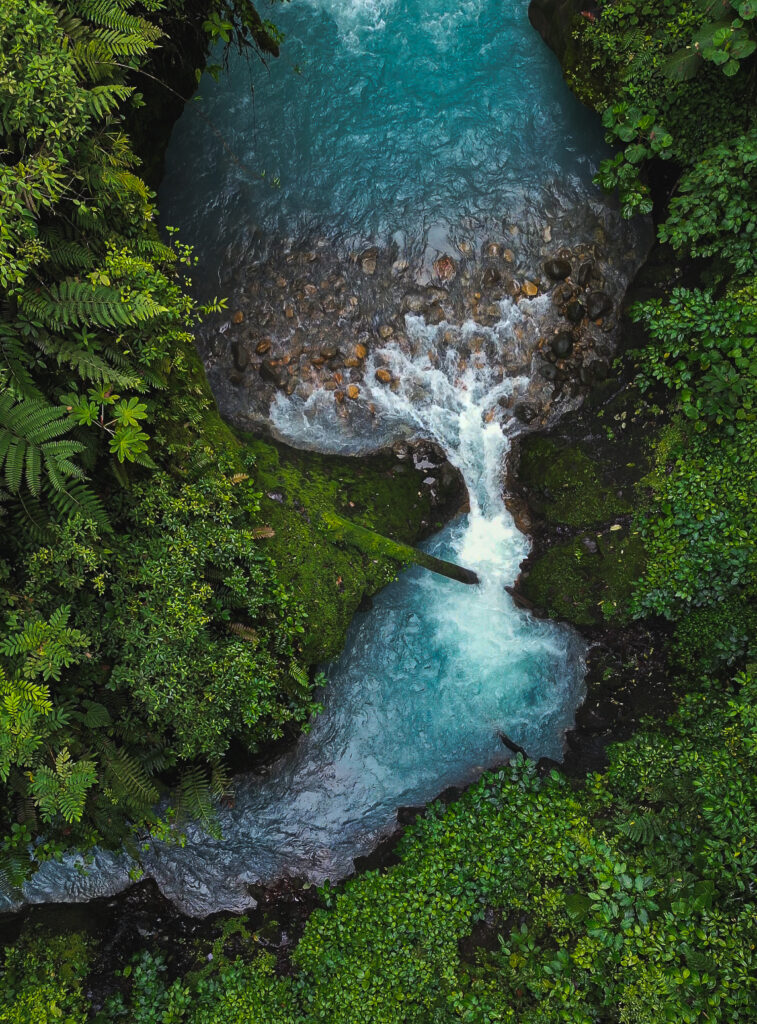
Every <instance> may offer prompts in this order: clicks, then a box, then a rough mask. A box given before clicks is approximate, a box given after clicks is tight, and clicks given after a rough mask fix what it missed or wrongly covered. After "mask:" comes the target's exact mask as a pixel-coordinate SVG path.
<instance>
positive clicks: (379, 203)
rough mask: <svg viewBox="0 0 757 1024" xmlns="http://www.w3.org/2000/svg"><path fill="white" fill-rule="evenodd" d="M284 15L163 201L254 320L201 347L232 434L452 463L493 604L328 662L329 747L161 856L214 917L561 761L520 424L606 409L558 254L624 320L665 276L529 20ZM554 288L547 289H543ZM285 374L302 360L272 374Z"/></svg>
mask: <svg viewBox="0 0 757 1024" xmlns="http://www.w3.org/2000/svg"><path fill="white" fill-rule="evenodd" d="M266 13H267V12H266ZM271 17H272V18H273V20H275V22H276V23H277V24H278V25H279V26H280V27H281V29H282V30H283V31H284V33H285V35H286V41H285V43H284V45H283V47H282V56H281V58H280V59H279V60H277V61H271V62H270V66H269V67H264V66H263V65H262V64H260V63H259V62H255V61H252V62H248V61H246V60H244V59H241V58H239V59H237V58H232V61H231V66H230V68H229V70H228V72H225V73H222V74H221V75H220V77H219V80H218V82H214V81H213V80H212V79H211V78H210V77H208V76H206V77H204V78H203V81H202V85H201V88H200V99H199V100H198V101H197V102H193V103H190V104H188V105H187V108H186V110H185V113H184V115H183V116H182V118H181V120H180V121H179V122H178V124H177V125H176V127H175V129H174V133H173V136H172V140H171V144H170V148H169V152H168V158H167V171H166V176H165V179H164V183H163V187H162V192H161V196H160V204H161V211H162V215H163V219H164V221H165V222H166V223H169V224H172V225H176V226H177V227H179V228H180V229H181V237H182V239H183V240H184V241H186V242H189V243H191V244H193V245H195V246H196V248H197V251H198V253H199V254H200V257H201V263H200V265H199V268H198V274H197V275H196V283H197V284H198V285H199V287H200V290H201V291H204V292H205V294H207V293H208V292H209V293H210V294H213V293H216V292H217V293H220V294H225V295H230V296H231V303H230V310H235V309H239V310H240V313H239V314H237V316H236V320H232V319H231V318H230V319H229V320H228V322H225V323H223V324H221V325H220V327H219V325H218V324H215V325H214V326H211V327H210V328H208V329H207V330H206V331H205V333H204V334H203V335H202V336H201V338H200V339H199V346H200V351H201V353H202V355H203V358H204V359H205V362H206V366H207V368H208V374H209V379H210V381H211V384H212V385H213V388H214V391H215V393H216V395H217V397H218V401H219V405H220V407H221V410H222V412H224V414H225V415H227V416H229V417H230V418H231V419H232V420H234V421H235V422H237V423H239V424H240V425H242V426H250V425H253V426H255V425H258V426H259V425H261V423H263V424H265V426H266V427H267V429H269V430H271V431H272V432H273V433H274V434H275V435H276V436H277V437H279V438H281V439H283V440H285V441H287V442H288V443H290V444H292V445H294V446H297V447H300V448H310V449H316V450H320V451H327V452H340V453H343V454H355V455H360V454H362V453H365V452H368V451H373V450H376V449H377V448H380V447H381V446H384V445H386V444H390V443H396V442H397V441H398V440H400V439H405V440H410V441H412V439H414V438H424V439H428V440H432V441H434V442H435V443H436V444H437V445H438V446H439V447H440V448H442V449H443V450H444V452H445V453H446V455H447V457H448V459H449V460H450V462H451V463H452V464H453V465H454V466H455V467H457V469H458V470H459V471H460V472H461V474H462V476H463V478H464V480H465V483H466V486H467V489H468V493H469V497H470V511H469V512H468V513H467V514H465V515H463V516H458V517H457V518H456V519H455V520H453V521H452V522H450V523H449V524H448V525H447V526H446V527H445V528H444V529H443V530H442V531H441V532H440V533H439V534H437V535H436V536H435V537H433V538H432V539H431V540H430V541H428V542H427V543H426V547H427V548H428V550H430V551H432V552H433V553H434V554H437V555H439V556H441V557H443V558H446V559H449V560H451V561H455V562H458V563H460V564H462V565H464V566H467V567H468V568H471V569H473V570H475V571H476V572H477V574H478V575H479V578H480V580H481V582H480V584H479V585H478V586H471V587H466V586H463V585H461V584H459V583H456V582H453V581H450V580H447V579H444V578H441V577H438V576H435V575H432V574H430V573H427V572H424V571H423V570H420V569H411V570H409V571H406V572H404V573H403V574H402V576H401V577H400V579H399V580H398V581H397V582H396V583H394V584H393V585H391V586H389V587H387V588H386V589H385V590H384V591H383V592H381V593H380V594H379V595H378V596H377V597H376V598H374V600H373V603H372V607H371V608H370V609H369V610H367V611H363V612H359V613H358V614H357V615H356V616H355V619H354V621H353V623H352V625H351V627H350V630H349V633H348V636H347V642H346V646H345V649H344V651H343V653H342V655H341V656H340V657H339V658H337V659H336V660H335V661H334V662H333V663H331V664H329V665H327V666H325V672H326V676H327V679H328V685H327V687H326V688H325V691H324V694H323V697H322V700H323V703H324V710H323V712H322V713H321V714H320V715H318V716H317V718H316V719H315V721H314V723H313V725H312V729H311V730H310V732H309V733H308V734H307V735H304V736H303V737H301V738H300V740H299V741H298V742H297V743H296V744H295V745H294V746H293V747H292V749H290V750H289V751H288V752H286V753H285V754H284V755H283V756H281V757H280V758H279V759H278V760H277V761H275V762H274V763H273V764H271V765H270V766H269V767H268V768H267V769H265V770H264V771H262V772H258V773H254V774H249V775H246V776H241V777H239V778H238V779H237V780H236V782H235V803H234V806H233V807H232V808H221V809H220V811H219V814H220V824H221V829H222V833H223V840H222V841H217V840H215V839H212V838H210V837H208V836H207V835H206V834H204V833H203V832H202V831H201V830H199V829H198V828H196V827H190V828H189V829H188V830H187V842H186V845H185V846H183V847H179V846H176V845H170V844H165V843H160V842H153V843H150V844H149V845H148V848H147V849H146V852H145V853H144V855H143V856H142V858H141V864H140V866H141V869H142V870H143V871H144V873H145V875H147V876H148V877H152V878H154V879H155V880H156V882H157V884H158V886H159V887H160V889H161V890H162V892H163V893H164V894H165V895H166V896H168V897H169V898H170V899H171V900H173V901H174V902H175V903H176V904H177V905H178V906H179V907H180V909H182V910H183V911H184V912H186V913H189V914H193V915H198V916H201V915H205V914H208V913H212V912H215V911H219V910H232V911H241V910H243V909H245V908H248V907H251V906H254V905H255V900H254V896H253V895H252V892H251V888H250V887H253V888H254V886H255V885H258V884H272V883H274V882H276V881H277V880H280V879H281V878H284V877H287V876H296V877H299V878H307V879H308V880H310V881H313V882H322V881H323V880H324V879H326V878H329V879H332V880H336V879H339V878H341V877H344V876H345V875H347V874H349V873H350V872H351V871H352V870H353V861H354V859H355V858H356V857H358V856H361V855H365V854H367V853H368V852H369V851H370V850H371V849H373V848H374V847H375V846H376V844H377V843H378V842H379V841H380V840H381V839H382V838H383V837H385V836H386V835H388V834H390V833H391V832H392V830H393V829H394V828H395V826H396V812H397V809H398V808H400V807H401V806H406V805H420V804H423V803H426V802H427V801H429V800H431V799H433V798H434V797H435V796H436V795H437V794H438V793H439V792H441V791H442V790H443V789H444V788H445V787H447V786H450V785H463V784H465V783H467V782H470V781H471V780H472V779H474V778H476V777H477V776H478V775H479V774H480V773H481V771H482V770H483V769H485V768H488V767H492V766H494V765H496V764H498V763H501V762H502V761H504V760H505V759H506V758H507V757H508V756H509V755H508V753H507V751H506V750H505V748H504V747H503V745H502V743H501V741H500V739H499V738H498V733H499V732H503V733H506V734H507V735H508V736H509V737H511V738H512V739H513V740H515V741H516V742H517V743H518V744H520V745H521V746H523V747H525V748H526V749H527V750H528V752H529V754H531V755H534V756H540V755H549V756H552V757H555V758H559V757H560V756H561V753H562V749H563V740H564V734H565V731H566V730H567V729H568V728H570V726H571V725H572V723H573V720H574V713H575V709H576V707H577V706H578V704H579V703H580V701H581V699H582V696H583V671H584V666H583V653H584V646H583V642H582V640H581V638H580V637H579V636H578V635H577V634H575V633H574V632H572V631H571V630H570V629H568V628H566V627H563V626H561V625H557V624H555V623H552V622H549V621H539V620H537V619H534V618H532V617H531V616H530V615H529V614H527V613H526V612H524V611H521V610H518V609H517V608H516V607H515V606H514V605H513V603H512V600H511V598H510V597H509V595H508V594H507V593H506V591H505V586H506V585H509V584H512V582H513V581H514V579H515V577H516V576H517V574H518V567H519V564H520V563H521V561H522V560H523V559H524V557H525V556H526V554H527V552H528V540H527V538H526V536H525V535H524V534H522V533H521V532H519V530H518V529H517V528H516V526H515V524H514V522H513V519H512V516H511V515H510V513H509V512H508V510H507V508H506V506H505V500H504V493H503V492H504V465H505V460H506V456H507V452H508V449H509V446H510V444H511V442H512V438H513V437H514V436H515V435H516V434H517V432H518V431H521V430H523V429H529V427H527V426H526V424H528V423H530V424H531V426H539V425H542V426H543V425H545V424H546V425H548V424H549V423H550V422H553V421H554V419H555V417H557V416H559V415H560V414H561V412H562V411H564V410H565V409H567V408H571V407H575V405H576V404H578V403H579V402H580V401H581V400H582V398H583V396H584V394H585V390H586V389H585V387H584V386H583V385H582V384H581V383H580V381H578V383H574V382H571V381H569V382H567V383H565V382H563V383H562V384H561V385H560V386H558V385H557V383H556V381H555V375H556V373H557V371H554V370H553V371H550V373H547V372H546V370H545V369H544V367H545V366H546V365H547V364H546V363H545V362H544V360H543V359H542V357H541V356H540V354H539V353H540V352H541V351H542V349H543V338H544V335H545V332H546V333H547V334H550V333H553V332H554V331H556V330H558V328H559V327H560V320H559V317H560V314H559V312H558V304H557V302H556V300H555V299H553V297H552V296H551V295H550V294H549V289H550V287H551V288H554V287H555V285H554V282H552V284H551V285H550V284H549V282H547V281H546V279H545V275H544V271H543V269H542V268H543V263H544V260H545V258H548V257H550V256H551V255H552V256H553V255H554V254H555V253H562V255H563V256H565V255H566V254H567V257H568V258H569V259H572V260H573V265H574V266H575V262H576V260H578V259H584V260H588V263H587V264H586V265H587V266H588V267H589V270H587V272H586V273H587V274H588V273H589V272H591V273H593V274H594V275H595V280H596V282H597V283H595V285H594V287H596V288H599V289H600V290H601V291H602V293H603V294H605V295H610V297H611V299H612V305H613V309H615V310H617V307H618V305H619V303H620V301H621V299H622V294H623V290H624V288H625V284H626V283H627V281H628V279H629V277H630V275H631V273H632V272H633V270H634V269H635V266H636V265H638V263H639V262H640V260H641V257H642V256H643V252H642V251H641V249H642V247H641V246H640V242H639V238H638V237H637V235H636V234H634V232H633V230H632V229H630V228H628V227H626V226H624V225H623V223H622V221H621V219H620V217H619V215H618V212H617V210H616V209H615V208H614V207H613V206H612V205H611V204H609V203H608V202H607V201H605V200H604V199H603V198H602V197H601V196H600V195H599V193H598V192H597V190H596V189H595V187H594V186H593V185H592V183H591V178H592V175H593V173H594V172H595V170H596V166H597V163H598V161H599V159H601V158H602V157H604V156H605V155H606V149H605V147H604V143H603V141H602V133H601V128H600V126H599V124H598V121H597V119H596V117H595V116H594V115H593V114H591V113H590V112H588V111H587V110H585V109H584V108H583V107H582V106H581V105H580V104H579V103H578V101H577V100H575V98H574V97H573V96H572V95H571V94H570V92H569V90H568V89H567V86H566V85H565V84H564V82H563V80H562V77H561V74H560V69H559V66H558V64H557V62H556V60H555V58H554V57H553V55H552V54H551V53H550V52H549V51H548V50H547V49H546V47H545V46H544V45H543V44H542V42H541V40H540V39H539V37H538V36H537V35H536V33H535V32H534V31H533V30H532V29H531V27H530V25H529V23H528V20H527V3H526V2H525V0H292V2H291V3H289V4H286V5H282V6H277V7H276V8H275V9H274V10H273V11H272V13H271ZM487 272H488V277H487V276H486V274H487ZM482 275H484V276H483V277H482ZM481 280H484V282H485V283H487V282H488V287H489V289H490V294H489V296H488V298H484V299H483V300H482V298H481V293H480V291H478V292H477V291H476V289H477V288H480V284H479V282H480V281H481ZM532 280H540V281H541V285H540V287H539V289H534V291H538V294H536V295H530V294H529V292H528V290H527V289H526V290H525V291H524V282H530V281H532ZM584 283H585V282H584ZM563 287H564V286H563ZM418 296H420V298H419V297H418ZM477 296H478V297H477ZM353 300H354V301H353ZM482 302H483V303H485V305H481V303H482ZM309 303H310V305H308V304H309ZM424 303H425V304H424ZM429 309H431V310H432V312H431V313H429ZM439 310H441V313H440V312H439ZM478 313H481V315H478ZM602 319H604V323H603V322H602ZM235 323H237V324H238V323H243V325H244V330H245V331H246V332H247V333H242V334H237V335H235V334H234V330H235V327H234V324H235ZM597 323H599V325H600V326H596V325H590V327H591V331H590V332H589V335H588V336H587V337H588V340H587V339H586V338H584V336H583V335H580V336H579V334H578V333H577V329H576V330H574V337H575V342H571V343H572V344H574V346H575V347H576V348H577V350H579V351H583V349H582V348H581V346H584V348H585V351H586V355H585V356H584V359H585V360H587V359H588V360H591V359H595V360H597V361H599V362H601V361H602V360H604V361H605V363H606V362H607V360H608V359H609V358H610V357H611V355H612V350H613V345H614V340H615V335H614V330H615V328H616V326H617V318H616V317H615V316H614V315H613V314H606V315H605V316H604V318H597ZM256 332H257V333H256ZM298 332H299V333H298ZM313 332H316V333H317V332H320V335H319V337H318V339H317V343H316V347H317V350H318V351H319V352H320V351H321V350H323V349H324V346H325V345H326V343H327V342H328V344H329V345H332V344H333V346H334V347H333V348H332V349H331V350H328V351H327V352H326V354H325V355H324V354H323V353H322V354H321V355H320V356H319V355H318V354H317V352H316V354H315V355H314V354H313V353H314V351H315V349H312V344H313V343H312V341H311V335H312V333H313ZM234 337H236V338H237V341H236V344H237V350H236V352H237V355H236V356H235V357H234V358H235V359H236V368H234V366H233V365H232V363H231V362H230V358H231V357H230V355H229V353H230V351H231V339H232V338H234ZM361 338H362V339H363V342H364V344H363V346H362V348H361V349H360V350H359V352H358V355H357V357H354V358H351V357H350V356H349V351H350V350H349V346H350V345H354V343H355V340H356V339H361ZM303 339H304V340H303ZM324 339H326V340H325V341H324ZM582 339H583V340H582ZM240 346H241V349H242V350H245V346H247V349H249V351H251V352H252V357H251V361H249V360H248V358H247V357H246V356H244V357H239V351H240ZM308 346H310V348H309V347H308ZM293 349H294V351H295V357H296V358H295V360H294V361H292V359H291V353H292V351H293ZM335 350H336V354H335ZM255 353H257V355H256V354H255ZM266 353H267V354H268V355H269V356H278V357H280V358H279V359H278V361H277V363H276V364H274V362H271V364H270V365H268V366H267V368H266V367H265V366H264V365H263V364H262V363H261V358H259V356H262V355H265V354H266ZM284 353H288V354H289V356H290V358H289V360H287V357H286V356H285V355H284ZM345 353H347V358H346V359H345V360H344V365H343V366H341V368H340V369H339V370H336V371H334V365H335V364H334V359H335V358H337V359H339V358H342V357H344V355H345ZM256 360H257V361H256ZM550 365H551V364H550ZM589 365H590V364H589ZM378 371H382V374H383V380H382V379H381V376H382V375H381V374H379V373H378ZM279 372H280V373H281V374H283V376H279V377H277V374H278V373H279ZM332 372H333V377H334V380H336V381H337V385H338V386H336V387H335V385H333V384H331V385H328V384H327V383H325V376H324V375H325V374H332ZM560 373H563V371H560ZM563 376H565V374H564V373H563ZM589 376H590V375H589ZM581 380H583V377H582V378H581ZM340 382H343V383H341V384H340ZM585 383H586V381H584V384H585ZM350 384H352V385H353V387H352V391H351V392H348V397H346V398H345V394H344V388H347V387H349V386H350ZM340 387H341V390H340ZM524 398H527V400H528V402H529V403H530V404H529V405H528V410H527V414H523V413H522V405H521V415H520V417H519V416H518V415H516V411H517V408H518V402H519V401H521V403H522V401H523V400H524ZM292 557H297V553H296V552H293V553H292ZM77 862H78V864H79V869H78V870H77ZM134 868H135V864H134V862H133V861H132V860H131V859H130V857H129V856H128V855H126V854H125V853H123V854H112V853H108V852H105V851H97V852H96V855H95V857H94V860H93V861H92V862H90V865H89V867H88V868H87V869H86V870H85V871H82V870H81V859H80V858H78V859H77V858H75V857H67V858H65V859H64V861H63V862H62V863H50V864H46V865H44V866H43V868H42V869H41V870H40V871H39V872H38V874H37V875H36V876H35V877H34V878H33V879H32V881H31V882H30V883H28V884H27V886H26V888H25V893H24V896H25V900H26V901H27V902H30V903H39V902H47V901H81V900H87V899H92V898H94V897H97V896H104V895H111V894H113V893H115V892H118V891H121V890H123V889H124V888H126V887H128V886H129V885H130V884H132V876H133V869H134ZM130 871H132V876H130Z"/></svg>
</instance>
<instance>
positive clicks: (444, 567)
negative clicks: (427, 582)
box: [321, 512, 480, 586]
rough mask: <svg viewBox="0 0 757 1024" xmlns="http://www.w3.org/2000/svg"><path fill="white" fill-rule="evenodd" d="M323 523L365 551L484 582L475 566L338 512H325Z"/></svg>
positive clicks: (441, 573)
mask: <svg viewBox="0 0 757 1024" xmlns="http://www.w3.org/2000/svg"><path fill="white" fill-rule="evenodd" d="M321 522H322V523H323V525H324V526H325V527H326V528H327V529H328V530H329V532H330V533H332V534H333V535H334V536H335V537H337V539H339V540H341V541H344V543H345V544H351V545H352V546H353V547H356V548H358V549H359V550H360V551H362V552H364V553H365V554H368V555H382V556H384V557H386V558H393V559H394V560H395V561H397V562H401V563H402V564H403V565H420V566H421V567H422V568H423V569H428V570H429V571H430V572H435V573H437V574H438V575H439V576H446V577H447V579H450V580H456V581H457V582H458V583H466V584H468V585H469V586H470V585H473V584H476V583H479V582H480V581H479V578H478V576H477V575H476V573H475V572H473V570H472V569H466V568H465V567H464V566H462V565H456V564H455V563H454V562H447V561H445V560H444V559H443V558H436V557H435V556H434V555H429V554H428V553H427V552H426V551H420V550H419V549H418V548H414V547H412V546H411V545H410V544H401V543H400V542H399V541H396V540H391V539H390V538H389V537H384V536H383V535H382V534H380V533H376V532H375V530H369V529H367V528H366V527H365V526H358V524H357V523H353V522H351V521H350V520H349V519H344V518H343V517H342V516H339V515H336V513H333V512H324V513H323V514H322V516H321Z"/></svg>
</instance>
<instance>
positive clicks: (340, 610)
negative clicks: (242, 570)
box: [245, 438, 441, 662]
mask: <svg viewBox="0 0 757 1024" xmlns="http://www.w3.org/2000/svg"><path fill="white" fill-rule="evenodd" d="M245 443H246V445H247V447H248V450H250V451H251V452H252V453H253V455H254V457H255V462H256V469H257V477H256V479H257V482H258V484H259V486H260V489H261V491H262V500H261V517H262V520H263V522H264V523H265V524H266V525H270V526H271V527H272V528H273V530H274V536H273V537H272V538H271V539H270V540H269V541H268V542H267V551H268V553H269V554H270V556H271V557H272V558H273V560H274V561H275V563H276V566H277V570H278V575H279V578H280V579H281V581H282V582H283V583H284V584H285V585H286V586H288V587H290V588H291V589H292V591H293V592H294V594H295V596H296V597H297V598H298V600H299V601H300V603H301V604H302V606H303V608H304V609H305V611H306V613H307V616H308V620H307V630H306V638H305V657H306V659H307V660H308V661H310V662H318V661H323V660H325V659H327V658H330V657H333V656H334V655H335V654H337V653H338V652H339V650H340V649H341V647H342V644H343V642H344V634H345V632H346V629H347V626H348V625H349V622H350V619H351V618H352V615H353V614H354V612H355V611H356V609H357V608H358V606H359V605H360V602H361V601H362V600H363V599H364V598H365V597H367V596H370V595H371V594H374V593H376V592H377V591H378V590H380V589H381V587H383V586H385V585H386V584H387V583H390V582H391V581H392V580H393V579H394V578H395V577H396V575H397V573H398V572H399V571H400V569H402V568H403V567H404V566H405V565H406V564H407V559H406V558H405V555H406V551H403V549H402V548H398V549H396V551H395V552H394V553H395V554H397V557H396V558H395V557H391V556H390V555H389V554H388V553H387V546H386V545H375V544H368V543H361V532H360V531H357V530H356V531H351V532H350V535H349V537H348V536H346V535H345V531H344V530H341V529H339V530H337V529H335V528H334V525H333V524H334V522H337V521H346V522H348V523H349V522H352V523H354V524H355V525H356V526H358V527H363V528H365V529H366V530H370V531H374V532H375V533H378V534H382V535H384V536H386V537H389V538H391V539H393V540H396V541H399V542H401V543H404V544H408V543H412V542H414V541H416V540H417V539H418V538H419V537H420V536H422V535H423V534H424V533H425V532H427V531H428V530H429V529H430V528H434V527H436V526H440V525H441V522H438V523H437V522H436V521H435V518H434V515H433V510H432V507H431V498H430V494H429V492H428V489H427V488H425V487H423V477H424V475H425V474H424V473H423V472H419V471H417V470H415V469H413V468H412V466H409V465H408V464H407V463H402V462H398V461H397V459H396V458H395V457H394V456H393V455H391V454H382V455H373V456H369V457H363V458H359V459H358V458H347V457H338V456H326V455H318V454H315V453H313V452H301V451H295V450H293V449H290V448H287V447H286V446H284V445H280V444H273V443H271V442H268V441H263V440H260V439H255V438H246V439H245ZM362 536H365V534H362Z"/></svg>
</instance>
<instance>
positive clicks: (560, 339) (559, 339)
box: [549, 331, 573, 358]
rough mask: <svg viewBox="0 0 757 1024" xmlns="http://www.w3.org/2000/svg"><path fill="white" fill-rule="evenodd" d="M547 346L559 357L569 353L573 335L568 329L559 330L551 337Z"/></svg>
mask: <svg viewBox="0 0 757 1024" xmlns="http://www.w3.org/2000/svg"><path fill="white" fill-rule="evenodd" d="M549 347H550V348H551V349H552V351H553V352H554V354H555V355H556V356H558V357H560V358H562V357H563V356H567V355H569V354H570V352H571V350H572V349H573V335H572V334H571V333H570V331H560V332H559V333H558V334H556V335H555V336H554V338H552V339H551V341H550V343H549Z"/></svg>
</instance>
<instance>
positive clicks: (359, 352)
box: [355, 344, 368, 359]
mask: <svg viewBox="0 0 757 1024" xmlns="http://www.w3.org/2000/svg"><path fill="white" fill-rule="evenodd" d="M367 355H368V349H367V348H366V347H365V345H361V344H357V345H355V357H356V358H357V359H365V357H366V356H367Z"/></svg>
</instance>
